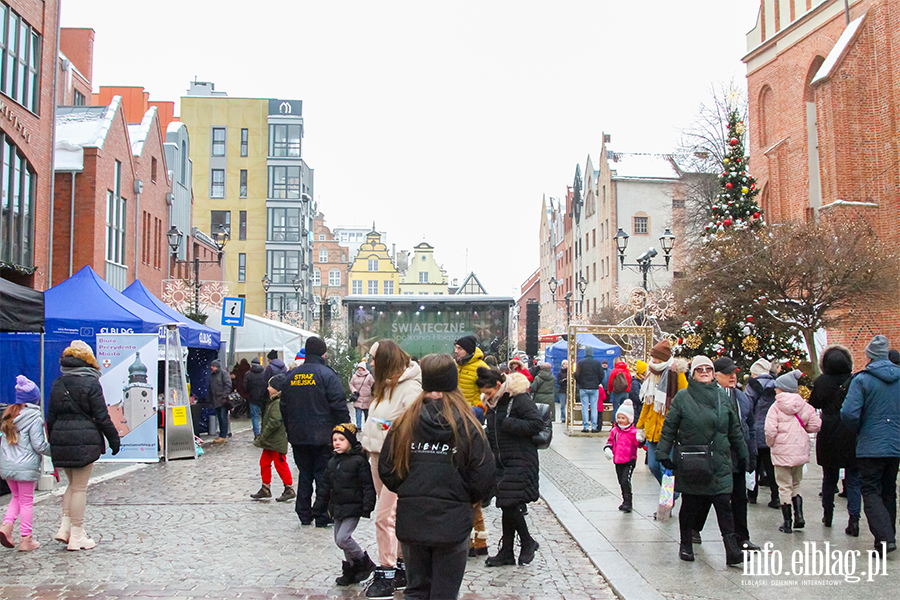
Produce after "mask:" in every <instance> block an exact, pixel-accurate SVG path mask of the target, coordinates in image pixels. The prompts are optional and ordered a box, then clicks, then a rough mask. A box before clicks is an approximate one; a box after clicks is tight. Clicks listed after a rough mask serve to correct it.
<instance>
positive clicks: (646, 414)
mask: <svg viewBox="0 0 900 600" xmlns="http://www.w3.org/2000/svg"><path fill="white" fill-rule="evenodd" d="M648 367H649V369H648V372H647V378H646V379H645V380H644V382H643V383H642V384H641V402H643V403H644V407H643V408H642V409H641V416H640V418H639V419H638V423H637V428H638V433H637V436H638V441H639V442H641V441H644V440H646V441H647V466H648V467H649V468H650V472H651V473H653V476H654V477H656V481H658V482H659V483H660V484H662V475H663V469H662V466H660V464H659V462H658V461H657V460H656V445H657V444H658V443H659V436H660V433H662V427H663V422H665V420H666V413H667V412H668V411H669V407H670V406H671V405H672V399H673V398H674V397H675V394H677V393H678V392H679V391H681V390H683V389H685V388H687V386H688V381H687V376H686V375H685V373H687V370H688V363H687V360H685V359H683V358H674V357H673V356H672V348H671V347H670V346H669V340H662V341H661V342H659V343H658V344H656V345H655V346H653V348H651V349H650V364H649V365H648Z"/></svg>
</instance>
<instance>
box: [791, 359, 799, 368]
mask: <svg viewBox="0 0 900 600" xmlns="http://www.w3.org/2000/svg"><path fill="white" fill-rule="evenodd" d="M791 365H793V367H794V368H795V369H796V368H797V367H799V366H800V359H799V358H797V357H796V356H795V357H794V358H792V359H791Z"/></svg>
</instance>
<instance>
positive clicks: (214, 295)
mask: <svg viewBox="0 0 900 600" xmlns="http://www.w3.org/2000/svg"><path fill="white" fill-rule="evenodd" d="M227 296H228V284H227V283H224V282H221V281H204V282H203V283H202V284H201V286H200V304H203V305H204V306H205V307H211V308H221V307H222V302H223V301H224V300H225V298H226V297H227Z"/></svg>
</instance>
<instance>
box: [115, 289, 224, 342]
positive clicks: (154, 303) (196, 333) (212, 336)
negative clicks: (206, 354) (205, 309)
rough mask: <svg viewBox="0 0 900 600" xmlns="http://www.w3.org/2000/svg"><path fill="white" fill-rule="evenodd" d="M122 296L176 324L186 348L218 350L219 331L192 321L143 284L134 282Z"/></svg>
mask: <svg viewBox="0 0 900 600" xmlns="http://www.w3.org/2000/svg"><path fill="white" fill-rule="evenodd" d="M122 295H124V296H125V297H126V298H130V299H132V300H134V301H135V302H137V303H138V304H140V305H141V306H143V307H144V308H148V309H150V310H152V311H154V312H156V313H159V314H160V315H162V316H163V317H164V318H166V319H167V320H168V322H169V323H178V325H179V327H178V332H179V334H180V336H181V343H182V344H183V345H184V346H185V347H186V348H208V349H210V350H218V349H219V344H220V334H219V331H218V330H216V329H213V328H211V327H207V326H206V325H201V324H200V323H197V322H196V321H192V320H190V319H188V318H187V317H185V316H184V315H183V314H181V313H180V312H178V311H177V310H175V309H174V308H172V307H171V306H169V305H168V304H166V303H165V302H163V301H162V300H160V299H159V298H157V297H156V296H154V295H153V294H152V293H151V292H150V290H148V289H147V288H146V287H145V286H144V284H143V283H141V282H140V281H135V282H133V283H132V284H131V285H129V286H128V287H127V288H125V289H124V290H123V291H122Z"/></svg>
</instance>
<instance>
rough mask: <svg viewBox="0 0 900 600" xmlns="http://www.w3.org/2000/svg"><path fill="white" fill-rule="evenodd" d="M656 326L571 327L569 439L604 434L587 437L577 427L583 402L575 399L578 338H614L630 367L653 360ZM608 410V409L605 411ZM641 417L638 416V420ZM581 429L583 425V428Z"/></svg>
mask: <svg viewBox="0 0 900 600" xmlns="http://www.w3.org/2000/svg"><path fill="white" fill-rule="evenodd" d="M653 330H654V328H653V327H652V326H640V325H570V326H569V331H568V344H567V346H568V361H569V369H570V371H569V377H567V378H566V382H567V385H566V435H572V436H585V437H597V436H601V435H603V434H602V433H589V432H588V433H585V432H582V431H581V430H580V429H578V428H576V427H575V414H576V413H575V404H576V401H577V403H578V409H579V411H580V410H581V401H580V399H577V398H576V395H575V378H574V377H573V375H574V373H575V366H576V364H577V360H578V341H577V340H578V334H579V333H590V334H592V335H603V336H607V337H608V338H610V339H611V340H612V341H613V342H615V343H616V345H618V346H619V348H621V349H622V356H623V357H624V359H625V361H626V362H627V363H628V365H629V366H630V367H633V366H634V364H635V363H636V362H637V361H639V360H643V361H645V362H646V361H649V360H650V349H651V348H652V347H653ZM605 408H606V407H605V406H604V409H605ZM636 418H637V415H635V419H636ZM580 425H581V423H580V421H579V426H580Z"/></svg>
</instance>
